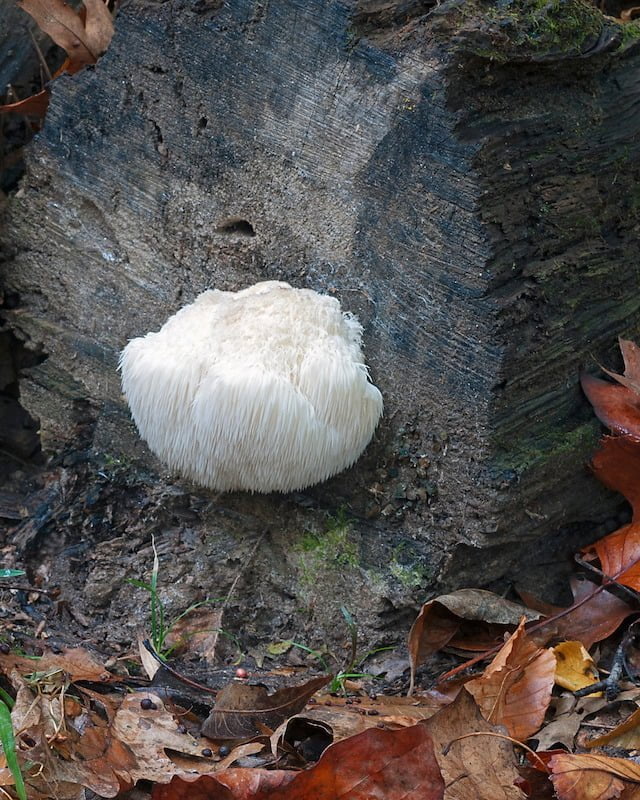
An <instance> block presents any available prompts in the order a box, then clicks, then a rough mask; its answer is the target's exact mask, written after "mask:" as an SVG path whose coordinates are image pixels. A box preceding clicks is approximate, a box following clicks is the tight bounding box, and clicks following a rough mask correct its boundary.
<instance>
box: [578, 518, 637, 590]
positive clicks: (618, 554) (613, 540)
mask: <svg viewBox="0 0 640 800" xmlns="http://www.w3.org/2000/svg"><path fill="white" fill-rule="evenodd" d="M589 549H590V550H593V551H594V552H595V553H596V555H597V556H598V559H599V561H600V567H601V569H602V571H603V573H604V574H605V575H608V576H610V577H615V579H616V582H617V583H622V584H623V585H624V586H629V587H630V588H631V589H635V590H636V591H638V590H640V522H635V523H634V522H632V523H631V524H630V525H625V526H624V527H622V528H620V529H619V530H617V531H614V533H610V534H609V535H608V536H605V537H604V538H603V539H599V540H598V541H597V542H595V544H593V545H592V546H591V548H589Z"/></svg>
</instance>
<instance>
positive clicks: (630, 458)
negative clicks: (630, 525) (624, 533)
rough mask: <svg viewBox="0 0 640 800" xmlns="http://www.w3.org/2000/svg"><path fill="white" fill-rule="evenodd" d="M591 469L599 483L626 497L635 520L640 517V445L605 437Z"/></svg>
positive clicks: (621, 438)
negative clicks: (639, 515)
mask: <svg viewBox="0 0 640 800" xmlns="http://www.w3.org/2000/svg"><path fill="white" fill-rule="evenodd" d="M591 466H592V468H593V472H594V474H595V475H596V477H597V478H598V480H600V481H602V483H604V485H605V486H608V487H609V489H613V490H614V492H620V494H622V495H624V496H625V497H626V499H627V500H628V501H629V503H630V504H631V507H632V508H633V516H634V519H635V518H636V515H637V514H638V513H640V443H638V442H637V441H636V440H635V439H633V438H632V437H630V436H603V437H602V441H601V442H600V449H599V450H598V452H597V453H596V454H595V455H594V457H593V460H592V462H591Z"/></svg>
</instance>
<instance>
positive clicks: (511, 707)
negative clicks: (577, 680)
mask: <svg viewBox="0 0 640 800" xmlns="http://www.w3.org/2000/svg"><path fill="white" fill-rule="evenodd" d="M555 671H556V659H555V656H554V654H553V651H552V650H545V649H543V648H540V647H538V646H537V645H536V644H535V642H534V641H533V640H532V639H531V638H530V637H529V636H528V635H527V633H526V631H525V628H524V620H523V621H522V622H521V623H520V625H519V626H518V629H517V630H516V631H515V633H513V634H512V635H511V636H510V637H509V639H508V640H507V642H506V643H505V645H504V647H503V648H502V649H501V650H500V652H499V653H498V654H497V655H496V657H495V658H494V659H493V661H492V662H491V663H490V664H489V666H488V667H487V668H486V670H485V671H484V674H483V675H481V676H480V677H479V678H474V680H472V681H469V682H468V683H467V684H465V689H466V690H467V691H468V692H470V693H471V694H472V695H473V696H474V698H475V700H476V702H477V704H478V706H479V707H480V710H481V711H482V713H483V715H484V718H485V719H486V720H487V722H491V723H492V724H494V725H504V727H505V728H506V729H507V732H508V733H509V735H510V736H513V737H514V738H516V739H519V740H520V741H525V740H526V739H528V738H529V737H530V736H532V735H533V734H534V733H535V732H536V731H537V730H538V729H539V728H540V726H541V725H542V722H543V720H544V716H545V713H546V711H547V708H548V706H549V702H550V701H551V691H552V689H553V684H554V676H555Z"/></svg>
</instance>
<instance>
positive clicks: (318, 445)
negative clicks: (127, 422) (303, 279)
mask: <svg viewBox="0 0 640 800" xmlns="http://www.w3.org/2000/svg"><path fill="white" fill-rule="evenodd" d="M120 370H121V373H122V387H123V391H124V394H125V396H126V399H127V402H128V403H129V407H130V409H131V413H132V416H133V419H134V421H135V423H136V425H137V427H138V431H139V432H140V435H141V437H142V438H143V439H145V441H146V442H147V444H148V445H149V447H150V448H151V450H152V451H153V452H154V453H155V454H156V455H157V456H158V457H159V458H160V459H161V460H162V461H164V462H165V463H166V464H167V465H168V466H169V467H170V468H171V469H172V470H177V471H179V472H181V473H182V474H183V475H185V476H186V477H188V478H190V479H192V480H193V481H194V482H196V483H199V484H201V485H204V486H208V487H210V488H212V489H216V490H218V491H228V490H236V489H244V490H249V491H254V492H271V491H279V492H288V491H292V490H296V489H303V488H305V487H307V486H310V485H312V484H315V483H319V482H321V481H324V480H326V479H327V478H329V477H331V476H332V475H335V474H336V473H338V472H341V471H342V470H344V469H346V468H347V467H349V466H351V465H352V464H353V463H354V462H355V461H356V459H357V458H358V457H359V456H360V455H361V453H362V451H363V450H364V449H365V447H366V446H367V444H368V443H369V441H370V440H371V437H372V436H373V433H374V430H375V428H376V426H377V424H378V422H379V420H380V417H381V415H382V405H383V404H382V395H381V394H380V392H379V390H378V389H377V388H376V387H375V386H374V385H373V384H372V383H371V382H370V380H369V375H368V369H367V366H366V364H365V362H364V357H363V354H362V326H361V325H360V323H359V322H358V320H357V319H356V318H355V317H354V316H353V315H352V314H349V313H345V312H343V311H342V310H341V308H340V303H339V302H338V300H336V299H335V298H332V297H328V296H327V295H322V294H319V293H317V292H314V291H312V290H310V289H294V288H292V287H291V286H290V285H289V284H288V283H284V282H280V281H266V282H263V283H258V284H255V285H254V286H251V287H249V288H247V289H243V290H241V291H239V292H224V291H219V290H217V289H213V290H208V291H206V292H203V293H202V294H201V295H199V296H198V297H197V298H196V300H195V301H194V302H193V303H191V304H190V305H188V306H186V307H184V308H183V309H181V310H180V311H178V312H177V313H176V314H174V316H172V317H171V318H170V319H169V320H168V321H167V322H166V323H165V324H164V325H163V326H162V328H161V329H160V330H159V331H157V332H152V333H148V334H147V335H146V336H142V337H140V338H137V339H132V340H131V341H130V342H129V343H128V344H127V346H126V347H125V349H124V350H123V352H122V354H121V357H120Z"/></svg>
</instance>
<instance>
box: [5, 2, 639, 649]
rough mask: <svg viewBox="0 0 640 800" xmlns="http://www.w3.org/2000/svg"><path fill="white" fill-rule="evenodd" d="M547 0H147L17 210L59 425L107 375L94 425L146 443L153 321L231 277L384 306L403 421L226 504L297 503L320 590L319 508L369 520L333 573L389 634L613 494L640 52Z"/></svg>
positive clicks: (278, 584)
mask: <svg viewBox="0 0 640 800" xmlns="http://www.w3.org/2000/svg"><path fill="white" fill-rule="evenodd" d="M503 5H504V4H503ZM521 5H522V6H523V7H526V6H527V4H526V3H523V4H521ZM531 5H532V7H534V6H535V7H536V9H537V10H536V11H535V14H537V15H542V16H537V17H536V18H535V19H533V21H532V20H529V22H530V24H531V29H530V30H529V29H528V28H527V25H526V23H527V19H523V18H520V17H517V16H515V12H509V13H511V14H513V15H514V16H513V19H511V18H510V17H509V16H508V15H506V16H505V14H506V12H501V11H500V10H499V7H498V5H496V7H495V8H493V9H492V7H491V4H478V7H476V4H475V3H465V4H459V3H457V4H456V3H442V4H440V5H438V6H437V7H435V6H434V4H433V3H428V2H427V3H425V2H422V3H421V2H411V3H403V4H400V3H395V4H394V3H386V4H374V3H364V2H363V3H359V4H356V3H353V2H339V1H338V0H332V1H331V2H321V0H317V1H314V2H302V0H299V2H297V1H296V0H287V1H286V2H280V3H271V4H270V3H262V2H250V0H235V2H232V3H225V4H222V3H220V2H205V0H196V2H184V1H183V0H174V1H173V2H171V1H169V2H164V3H146V2H142V0H132V2H130V3H129V4H127V5H126V6H125V7H123V9H122V11H121V13H120V15H119V18H118V21H117V30H116V35H115V37H114V39H113V42H112V44H111V47H110V48H109V51H108V52H107V54H106V55H105V56H104V57H103V58H102V60H101V61H100V62H99V63H98V65H97V66H96V68H95V69H92V70H87V71H85V72H84V73H81V74H78V75H77V76H74V77H73V78H68V77H67V78H62V79H60V80H59V81H57V83H56V86H55V88H54V91H53V96H52V103H51V108H50V111H49V115H48V118H47V121H46V125H45V127H44V130H43V132H42V134H41V135H40V136H39V139H38V142H37V145H36V146H35V147H34V148H33V150H32V154H31V161H30V165H29V173H28V176H27V178H26V180H25V182H24V185H23V190H22V192H21V196H20V197H19V198H17V199H16V200H15V201H14V203H13V207H12V211H11V216H10V225H11V229H12V231H13V242H14V244H13V247H14V255H13V257H12V260H11V261H10V264H9V272H8V275H9V276H10V277H8V280H10V283H11V285H12V286H14V287H15V288H16V289H17V290H18V291H19V293H20V296H21V298H22V304H21V307H20V308H19V310H18V311H17V312H16V313H15V314H14V316H13V323H14V324H15V325H17V326H19V327H20V329H22V330H24V331H25V332H27V333H28V334H29V336H31V337H32V338H33V339H34V340H36V341H42V342H44V343H45V347H46V349H47V351H48V353H49V358H48V359H47V361H46V362H44V363H43V364H41V365H40V366H39V367H37V368H35V369H32V370H31V372H30V377H29V379H28V380H27V382H26V383H25V385H24V394H25V397H26V398H27V405H28V407H29V408H30V409H32V410H34V411H35V412H36V413H38V414H39V416H40V417H41V418H42V423H43V431H44V435H45V439H46V443H47V444H48V445H49V446H56V445H57V444H59V443H60V442H63V441H65V440H66V439H68V437H69V435H70V429H71V424H72V423H71V420H72V419H73V413H72V412H73V409H74V407H75V406H77V403H78V402H80V401H82V400H83V399H88V400H89V402H90V403H91V404H92V405H93V406H95V409H96V412H95V413H96V422H97V427H96V434H95V440H94V445H95V447H96V448H98V449H101V450H103V451H107V452H110V453H119V454H123V453H124V454H126V455H127V456H128V457H134V458H136V459H138V458H145V457H146V453H145V450H144V447H143V446H142V445H141V444H140V443H139V442H138V441H137V438H136V436H135V431H134V430H133V429H132V426H131V423H130V422H129V419H128V415H127V412H126V409H125V407H124V404H123V402H122V398H121V395H120V387H119V380H118V375H117V373H116V363H117V357H118V352H119V350H120V349H121V348H122V347H123V345H124V344H125V343H126V341H127V339H128V338H130V337H132V336H136V335H139V334H142V333H144V332H146V331H148V330H152V329H155V328H157V327H158V326H159V325H160V324H161V323H162V322H163V321H164V320H165V319H166V318H167V316H168V315H169V314H171V313H173V312H174V311H175V310H176V309H177V308H178V307H180V306H181V305H183V304H184V303H185V302H188V301H190V300H192V299H193V298H194V297H195V296H196V295H197V294H198V293H199V292H200V291H202V290H203V289H205V288H207V287H211V286H215V287H218V288H222V289H237V288H240V287H243V286H246V285H248V284H250V283H253V282H255V281H258V280H265V279H279V280H287V281H289V282H290V283H292V284H293V285H295V286H307V287H310V288H313V289H317V290H320V291H325V292H332V293H335V294H336V295H337V296H338V297H339V298H340V299H341V301H342V303H343V306H344V307H345V308H347V309H349V310H351V311H353V312H355V313H356V314H358V316H359V317H360V319H361V321H362V322H363V324H364V326H365V349H366V353H367V360H368V362H369V364H370V365H371V371H372V375H373V378H374V380H375V382H376V384H377V385H378V386H379V387H380V388H381V390H382V392H383V395H384V397H385V408H386V418H385V422H384V424H383V425H382V427H381V429H380V432H379V434H378V436H377V441H376V442H375V443H374V444H373V445H372V446H371V447H370V448H369V450H368V451H367V455H366V456H365V458H364V459H363V460H362V461H360V462H359V463H358V464H357V465H356V466H355V467H354V468H353V469H351V470H350V471H349V472H348V473H346V474H345V475H342V476H339V477H338V478H336V479H334V480H331V481H329V482H328V483H327V484H325V485H323V486H320V487H317V488H315V489H313V490H312V491H311V492H309V493H308V495H307V498H306V500H305V501H304V503H303V505H302V507H299V508H298V510H297V511H295V512H294V510H293V509H295V506H294V507H293V508H292V506H291V500H290V499H283V500H280V499H278V498H255V497H254V498H246V497H240V496H239V497H235V498H228V502H227V501H225V503H226V504H227V505H230V506H231V507H233V508H235V509H236V510H237V509H242V510H243V511H245V512H246V511H247V510H250V512H251V514H253V515H254V517H253V519H254V520H255V519H258V520H260V521H261V524H265V525H267V526H269V527H270V528H271V538H270V539H269V540H268V541H269V545H268V550H267V552H266V554H265V555H264V556H263V557H264V564H266V565H267V567H268V570H270V571H271V573H272V583H273V588H274V591H283V587H285V588H284V591H286V592H287V594H288V596H290V597H291V596H293V597H296V596H299V593H300V592H301V589H300V585H301V584H300V581H301V573H300V572H296V571H295V570H296V569H297V567H296V568H295V569H294V567H292V562H291V561H290V558H292V556H290V553H291V552H292V551H293V545H294V543H295V542H296V541H299V538H300V534H301V531H302V530H303V529H304V528H305V527H308V526H309V525H311V526H314V525H315V526H317V518H316V521H315V522H310V521H309V520H310V519H311V517H309V516H305V514H307V513H308V514H311V513H312V512H305V511H304V510H303V509H304V507H305V505H306V506H309V505H311V506H313V507H314V508H316V509H318V508H319V509H333V510H334V511H335V509H337V508H338V507H339V506H340V505H342V504H346V505H347V507H348V509H349V513H350V514H351V515H352V517H353V518H354V519H355V520H360V522H356V523H354V526H353V528H352V534H353V536H354V537H355V541H356V543H357V548H356V549H357V550H358V558H357V559H355V560H354V561H353V562H352V561H350V557H349V558H346V560H343V561H342V562H340V563H341V567H340V570H339V572H340V576H339V577H338V578H336V577H335V575H334V578H333V579H332V578H330V577H329V576H327V575H326V574H324V575H323V578H322V579H323V580H324V581H326V582H327V584H326V586H325V589H326V591H327V592H331V591H333V592H335V602H336V603H337V604H339V603H340V602H344V601H345V598H346V599H347V600H348V601H349V603H351V606H354V605H355V606H357V607H358V608H359V609H361V613H362V616H366V615H368V616H367V617H366V622H367V625H368V628H367V630H368V631H369V634H370V635H371V634H372V631H373V630H374V629H375V628H376V627H379V626H380V625H381V624H382V622H383V620H384V619H385V614H391V615H392V617H393V618H394V619H396V620H397V619H403V618H404V617H403V615H404V614H405V613H406V614H407V615H408V616H410V611H407V608H408V606H410V604H411V603H412V602H415V601H416V600H417V599H419V598H422V597H423V596H424V594H425V592H431V591H434V590H435V589H436V587H437V586H438V585H443V584H454V583H459V582H460V580H461V579H462V575H463V573H462V569H463V567H464V570H465V571H464V579H465V580H471V579H473V580H474V582H475V583H481V582H483V581H488V580H491V579H493V578H495V577H498V576H500V575H503V574H505V573H506V572H508V571H509V570H510V569H513V568H515V567H516V565H518V559H519V558H520V557H521V556H522V554H523V553H524V552H525V551H524V549H523V548H524V547H527V546H529V545H528V544H527V542H528V541H535V540H537V539H538V538H539V537H542V536H548V535H549V534H550V533H551V532H554V531H555V530H556V529H558V528H559V527H560V526H562V525H565V524H568V523H575V522H577V521H580V520H585V521H593V520H599V519H601V518H602V517H603V516H604V515H606V514H608V513H611V509H612V507H615V503H616V502H617V501H615V500H614V499H613V498H612V497H611V496H607V495H605V493H604V492H603V491H600V490H599V489H598V488H597V487H596V485H595V483H594V481H593V479H592V478H591V477H590V475H589V474H588V472H587V471H586V470H585V468H584V463H585V462H586V460H587V458H588V456H589V453H590V452H591V450H592V448H593V446H594V445H595V442H596V440H597V431H598V427H597V424H596V423H595V421H594V420H593V417H592V415H591V412H590V410H589V408H588V406H587V404H586V402H585V401H584V399H583V398H582V396H581V394H580V392H579V388H578V383H577V376H578V370H579V368H580V367H581V366H585V365H586V366H588V365H590V364H593V363H594V358H595V357H601V358H605V357H607V358H609V357H610V356H611V353H612V350H613V346H614V340H615V337H616V335H617V334H619V333H630V332H632V331H634V330H637V327H638V322H639V321H640V315H639V305H640V297H638V294H637V292H636V286H637V283H638V269H639V267H638V260H637V239H638V224H639V223H638V207H639V203H638V191H637V186H638V185H640V183H639V178H640V175H639V174H638V173H639V172H640V167H639V166H638V165H639V164H640V160H639V159H638V156H639V150H640V136H639V135H638V134H639V133H640V103H638V98H639V90H638V86H639V85H640V83H639V80H638V78H639V70H640V56H639V54H638V47H637V46H636V44H634V43H633V42H631V43H630V44H623V42H622V33H621V29H620V28H619V26H617V25H615V24H614V23H613V22H611V21H607V22H605V19H604V18H603V17H602V16H601V15H599V14H598V12H597V11H595V9H593V8H592V7H590V10H589V12H588V13H587V11H585V7H583V6H581V4H580V3H579V2H578V1H577V0H571V1H570V2H567V3H566V4H565V5H566V8H563V9H561V13H560V12H557V11H553V10H550V9H549V8H547V9H546V11H545V10H543V9H538V8H537V6H538V5H539V4H535V3H532V4H531ZM479 9H480V10H479ZM523 13H524V12H523ZM532 13H533V12H532ZM554 13H557V14H558V18H553V19H550V18H549V19H548V18H547V17H545V16H544V15H545V14H547V15H549V14H554ZM572 13H573V14H574V17H571V16H570V14H572ZM501 14H503V16H500V15H501ZM560 19H561V20H562V22H561V24H562V25H564V26H565V27H564V28H562V29H561V36H558V33H557V30H558V24H560V22H559V20H560ZM545 20H547V22H548V27H547V28H544V27H543V26H542V25H541V21H542V22H544V21H545ZM574 22H575V24H573V23H574ZM569 23H572V24H573V26H572V27H571V26H570V25H569ZM552 24H553V25H554V26H555V27H552ZM510 26H511V27H510ZM528 30H529V33H530V35H529V36H527V31H528ZM523 31H524V33H523ZM532 31H533V32H532ZM523 37H524V38H523ZM238 221H241V223H240V224H238ZM74 404H75V405H74ZM151 463H152V462H151ZM294 501H295V498H294ZM301 509H302V510H301ZM285 511H286V514H285V513H284V512H285ZM305 520H306V521H305ZM274 537H275V538H274ZM523 542H524V545H523V544H522V543H523ZM354 552H355V551H354ZM283 553H284V554H287V553H289V555H285V556H284V557H283ZM486 554H488V555H486ZM343 555H344V553H343ZM474 563H475V565H476V567H477V568H476V570H475V575H472V574H471V572H472V570H471V571H470V569H469V566H470V565H471V566H473V565H474ZM519 569H522V566H521V565H520V566H519ZM292 570H293V575H292V572H291V571H292ZM331 580H333V583H332V584H331ZM323 592H324V589H323ZM264 608H267V609H268V608H269V603H268V602H267V601H265V606H264ZM287 613H289V614H290V616H293V617H295V611H294V610H293V609H291V608H290V609H289V611H288V612H287ZM314 613H315V614H316V617H315V619H316V621H317V622H318V620H319V623H318V624H320V625H321V626H322V624H323V622H322V618H323V617H324V615H325V612H322V613H321V612H317V611H316V612H314ZM265 624H266V623H265ZM332 624H333V623H331V622H330V621H329V627H331V625H332Z"/></svg>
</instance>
